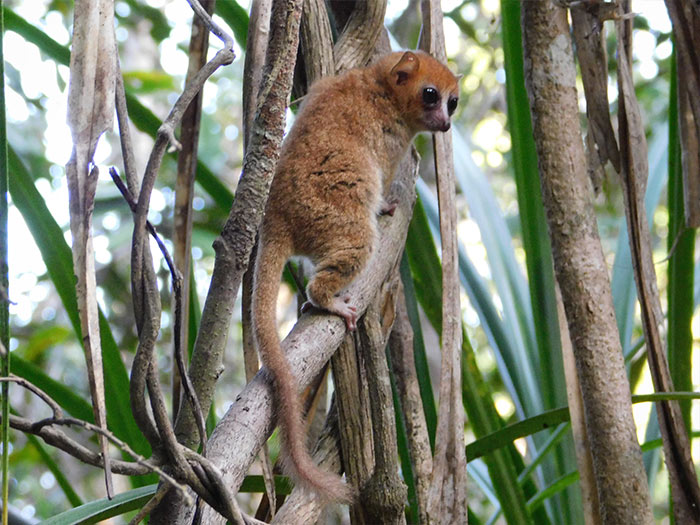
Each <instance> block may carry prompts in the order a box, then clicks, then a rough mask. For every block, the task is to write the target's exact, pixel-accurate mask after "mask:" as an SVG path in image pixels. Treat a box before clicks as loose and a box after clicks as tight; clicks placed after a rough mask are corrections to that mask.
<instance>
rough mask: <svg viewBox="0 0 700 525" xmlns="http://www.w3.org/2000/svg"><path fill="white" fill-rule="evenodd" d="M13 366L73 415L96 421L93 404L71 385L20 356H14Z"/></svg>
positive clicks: (14, 369)
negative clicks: (65, 383) (49, 374)
mask: <svg viewBox="0 0 700 525" xmlns="http://www.w3.org/2000/svg"><path fill="white" fill-rule="evenodd" d="M12 368H13V372H14V373H15V374H17V375H18V376H19V377H23V378H24V379H26V380H27V381H31V382H32V383H33V384H35V385H36V386H38V387H39V388H41V389H42V390H43V391H44V392H46V393H47V394H48V395H49V396H51V397H52V398H53V399H54V400H55V401H56V402H57V403H58V404H59V405H60V407H61V408H62V409H63V410H65V411H66V412H68V413H69V414H70V415H71V416H73V417H76V418H78V419H82V420H84V421H89V422H90V423H92V422H94V420H95V418H94V416H93V413H92V405H90V403H89V402H88V401H87V400H85V398H83V397H82V396H80V395H79V394H77V393H75V391H74V390H73V389H71V388H70V387H67V386H66V385H64V384H63V383H61V382H59V381H56V380H55V379H53V378H51V377H49V376H48V375H47V374H46V373H45V372H44V371H43V370H41V369H40V368H39V367H37V366H35V365H33V364H31V363H29V362H27V361H25V360H24V359H22V358H21V357H19V356H15V355H13V356H12ZM108 415H109V414H108Z"/></svg>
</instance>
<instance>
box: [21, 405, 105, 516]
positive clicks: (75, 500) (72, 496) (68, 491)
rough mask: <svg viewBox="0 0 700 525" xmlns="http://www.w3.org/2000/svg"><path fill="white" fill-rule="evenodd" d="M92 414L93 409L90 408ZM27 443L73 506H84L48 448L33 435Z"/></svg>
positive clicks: (28, 437) (28, 435)
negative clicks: (34, 450) (33, 449)
mask: <svg viewBox="0 0 700 525" xmlns="http://www.w3.org/2000/svg"><path fill="white" fill-rule="evenodd" d="M88 409H89V410H90V412H92V409H91V408H90V407H88ZM27 441H28V442H29V443H30V444H31V445H32V446H33V447H34V448H35V449H36V450H37V452H38V453H39V456H40V457H41V459H42V461H43V462H44V465H46V467H47V468H48V469H49V470H50V471H51V473H52V474H53V475H54V477H55V478H56V483H58V486H59V487H61V490H62V491H63V493H64V494H65V495H66V498H67V499H68V501H69V502H70V504H71V505H73V506H74V507H77V506H78V505H82V504H83V500H82V499H81V498H80V496H78V493H77V492H75V490H74V489H73V484H72V483H71V481H70V480H69V479H68V478H67V477H66V475H65V474H64V473H63V469H62V468H61V467H60V466H59V465H58V463H57V462H56V461H55V460H54V459H53V458H52V457H51V455H50V454H49V453H48V451H47V450H46V447H45V446H44V445H42V444H41V442H40V441H39V439H38V438H37V437H36V436H33V435H32V434H27Z"/></svg>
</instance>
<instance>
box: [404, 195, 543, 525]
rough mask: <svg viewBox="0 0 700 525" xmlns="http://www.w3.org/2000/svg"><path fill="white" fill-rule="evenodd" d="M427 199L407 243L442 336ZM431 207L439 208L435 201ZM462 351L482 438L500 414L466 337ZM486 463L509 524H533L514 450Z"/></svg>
mask: <svg viewBox="0 0 700 525" xmlns="http://www.w3.org/2000/svg"><path fill="white" fill-rule="evenodd" d="M424 198H425V196H424ZM424 198H421V199H419V200H418V202H416V206H415V208H414V210H413V219H412V220H411V224H410V225H409V231H408V238H407V241H406V256H407V260H408V262H409V266H410V268H411V275H412V277H413V282H414V285H415V290H416V297H417V298H418V301H419V302H420V305H421V306H422V307H423V310H424V311H425V313H426V315H427V317H428V319H429V321H430V323H431V324H432V325H433V328H434V329H435V330H436V331H437V332H438V333H440V331H441V330H440V328H441V326H442V309H441V304H442V300H441V290H442V275H441V274H442V272H441V266H440V262H439V259H438V258H437V250H436V248H435V242H434V240H433V238H432V235H431V234H430V228H429V226H428V220H427V217H426V216H425V210H424V208H423V200H424ZM430 204H431V207H434V206H435V203H434V202H431V203H430ZM462 352H463V353H462V371H461V373H462V399H463V405H464V408H465V409H466V411H467V414H468V417H469V422H470V424H471V426H472V429H473V431H474V434H475V435H476V436H479V437H481V436H482V435H485V434H489V433H490V432H492V431H494V430H496V429H497V428H498V426H499V422H498V415H497V413H496V411H495V408H494V406H495V405H494V402H493V398H492V397H491V392H490V389H489V387H488V386H487V384H486V383H485V382H484V380H483V378H482V377H481V372H480V371H479V370H478V368H477V366H476V359H475V356H474V352H473V350H472V348H471V346H470V344H469V339H468V338H467V337H466V334H464V336H463V339H462ZM510 447H512V445H510ZM515 454H517V452H515ZM485 461H486V462H487V465H488V469H489V475H490V477H491V480H492V482H493V487H494V490H495V491H496V493H497V494H498V496H499V500H500V501H501V504H502V505H503V507H504V508H505V509H507V510H506V517H507V519H508V523H509V524H517V523H530V517H529V515H528V513H527V510H526V508H525V497H524V494H523V491H522V489H521V487H520V485H519V484H518V481H517V469H516V466H515V464H514V463H513V456H511V454H510V451H509V450H497V451H495V452H494V453H493V454H491V455H490V456H489V457H488V458H485ZM538 523H542V524H544V523H547V521H546V520H545V521H539V522H538Z"/></svg>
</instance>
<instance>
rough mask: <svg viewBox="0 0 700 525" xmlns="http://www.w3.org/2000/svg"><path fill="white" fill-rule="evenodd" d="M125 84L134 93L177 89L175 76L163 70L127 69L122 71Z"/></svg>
mask: <svg viewBox="0 0 700 525" xmlns="http://www.w3.org/2000/svg"><path fill="white" fill-rule="evenodd" d="M122 74H123V76H124V84H125V86H128V89H129V91H131V92H133V93H141V94H143V93H152V92H154V91H161V90H170V91H174V90H175V89H176V86H175V81H174V80H173V77H171V76H170V75H168V74H167V73H163V72H161V71H127V72H124V73H122Z"/></svg>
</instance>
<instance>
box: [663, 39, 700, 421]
mask: <svg viewBox="0 0 700 525" xmlns="http://www.w3.org/2000/svg"><path fill="white" fill-rule="evenodd" d="M676 83H677V78H676V56H675V52H674V54H673V57H672V61H671V86H670V89H669V93H670V95H669V96H670V100H669V115H668V151H669V156H668V219H669V223H668V236H667V250H668V253H669V256H670V257H669V261H668V286H667V288H666V293H667V299H668V308H667V314H668V330H667V331H666V337H667V341H668V366H669V369H670V371H671V379H672V380H673V386H674V388H676V389H677V390H692V389H693V378H692V371H693V363H692V351H693V332H692V329H691V321H692V318H693V309H694V306H695V305H694V302H693V296H692V294H689V293H688V290H692V289H693V278H694V270H695V268H694V265H695V263H694V260H693V259H694V255H695V229H694V228H686V226H685V205H684V201H683V199H684V196H683V193H684V189H683V166H682V164H681V144H680V140H679V136H680V133H679V128H678V106H677V104H678V100H677V90H676ZM690 408H691V407H690V402H689V401H685V402H681V412H682V414H683V420H684V422H685V427H686V429H687V431H690V428H691V427H690Z"/></svg>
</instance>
